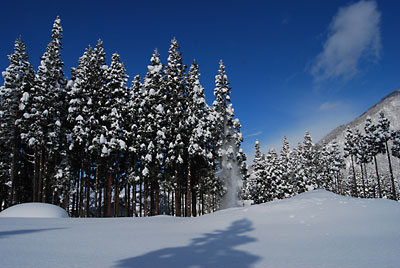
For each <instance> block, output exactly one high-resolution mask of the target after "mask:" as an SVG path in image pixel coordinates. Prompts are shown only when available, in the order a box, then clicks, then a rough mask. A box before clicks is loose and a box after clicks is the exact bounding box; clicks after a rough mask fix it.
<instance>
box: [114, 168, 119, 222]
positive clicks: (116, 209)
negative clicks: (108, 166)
mask: <svg viewBox="0 0 400 268" xmlns="http://www.w3.org/2000/svg"><path fill="white" fill-rule="evenodd" d="M114 217H119V172H118V168H117V176H116V178H115V189H114Z"/></svg>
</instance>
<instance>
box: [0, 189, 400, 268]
mask: <svg viewBox="0 0 400 268" xmlns="http://www.w3.org/2000/svg"><path fill="white" fill-rule="evenodd" d="M399 222H400V205H399V203H397V202H394V201H390V200H369V199H355V198H350V197H342V196H338V195H335V194H332V193H329V192H327V191H323V190H318V191H313V192H308V193H304V194H301V195H299V196H296V197H294V198H290V199H285V200H279V201H274V202H270V203H266V204H261V205H255V206H251V207H243V208H232V209H227V210H223V211H219V212H216V213H213V214H208V215H205V216H201V217H198V218H173V217H168V216H158V217H151V218H112V219H73V218H69V219H22V218H1V219H0V240H1V243H0V257H1V259H2V262H1V263H2V264H1V265H0V266H2V267H42V268H46V267H178V268H179V267H241V268H246V267H248V268H250V267H263V268H268V267H271V268H276V267H277V268H279V267H285V268H286V267H300V268H302V267H363V268H364V267H393V268H394V267H398V264H399V260H400V255H399V252H400V228H399ZM21 256H23V257H21Z"/></svg>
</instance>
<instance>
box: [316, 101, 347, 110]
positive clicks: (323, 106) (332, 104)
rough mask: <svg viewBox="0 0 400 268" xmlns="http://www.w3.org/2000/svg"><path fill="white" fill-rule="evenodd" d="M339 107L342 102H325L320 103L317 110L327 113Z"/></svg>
mask: <svg viewBox="0 0 400 268" xmlns="http://www.w3.org/2000/svg"><path fill="white" fill-rule="evenodd" d="M341 105H342V102H340V101H335V102H330V101H327V102H324V103H322V104H321V105H320V106H319V110H320V111H328V110H332V109H335V108H337V107H339V106H341Z"/></svg>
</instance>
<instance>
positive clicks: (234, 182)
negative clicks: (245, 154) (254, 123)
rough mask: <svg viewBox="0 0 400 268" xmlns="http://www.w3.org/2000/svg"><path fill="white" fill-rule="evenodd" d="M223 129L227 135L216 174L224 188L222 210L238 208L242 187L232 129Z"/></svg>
mask: <svg viewBox="0 0 400 268" xmlns="http://www.w3.org/2000/svg"><path fill="white" fill-rule="evenodd" d="M224 129H225V133H226V134H228V135H226V136H227V137H228V138H227V140H226V141H224V143H223V147H222V151H221V153H222V162H221V170H219V172H218V174H217V175H218V177H219V178H221V179H222V180H223V182H224V184H225V188H226V193H225V195H224V197H223V198H222V203H221V208H222V209H225V208H232V207H238V206H239V201H238V193H239V189H240V187H241V185H242V177H241V173H240V167H239V165H238V160H237V155H238V147H237V146H236V143H235V140H234V139H233V137H232V136H233V129H232V127H227V126H226V125H225V127H224Z"/></svg>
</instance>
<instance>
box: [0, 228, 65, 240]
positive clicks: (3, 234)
mask: <svg viewBox="0 0 400 268" xmlns="http://www.w3.org/2000/svg"><path fill="white" fill-rule="evenodd" d="M60 229H65V228H47V229H23V230H13V231H4V232H0V239H2V238H6V237H8V236H13V235H23V234H30V233H37V232H45V231H54V230H60Z"/></svg>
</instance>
